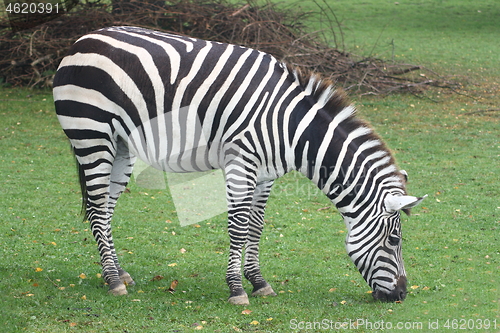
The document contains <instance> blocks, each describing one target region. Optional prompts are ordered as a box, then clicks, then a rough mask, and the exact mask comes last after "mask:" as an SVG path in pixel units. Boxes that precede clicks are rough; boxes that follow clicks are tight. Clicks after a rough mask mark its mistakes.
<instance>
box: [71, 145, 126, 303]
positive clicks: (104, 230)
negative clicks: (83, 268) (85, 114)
mask: <svg viewBox="0 0 500 333" xmlns="http://www.w3.org/2000/svg"><path fill="white" fill-rule="evenodd" d="M93 141H94V142H93V143H94V144H95V146H101V147H110V142H109V141H108V140H107V139H99V138H96V139H93ZM74 150H75V155H76V157H77V160H78V165H79V169H80V183H81V185H82V194H83V197H84V200H85V202H86V217H87V219H88V220H89V222H90V227H91V230H92V234H93V236H94V238H95V240H96V242H97V246H98V249H99V254H100V257H101V265H102V276H103V279H104V281H105V282H106V283H107V284H108V285H109V293H110V294H113V295H125V294H127V288H126V286H125V283H124V282H127V283H129V284H132V283H133V280H132V279H131V278H130V275H129V274H128V273H127V272H125V271H124V270H123V269H122V268H121V267H120V265H119V263H118V259H117V256H116V251H115V249H114V244H113V238H112V235H111V218H112V216H113V211H114V207H115V205H116V201H117V200H118V197H119V195H120V193H121V192H123V189H124V188H125V186H126V183H127V182H128V179H129V177H130V175H129V173H128V172H127V171H126V170H128V169H130V170H131V166H132V165H133V163H132V161H130V157H128V155H127V154H125V152H126V147H125V146H124V145H123V144H120V143H117V150H116V151H112V150H110V149H109V148H108V149H104V150H103V151H100V152H95V149H88V148H87V147H82V148H79V147H75V149H74ZM127 160H128V162H127ZM115 162H116V163H115ZM120 174H121V175H120ZM127 174H128V176H127Z"/></svg>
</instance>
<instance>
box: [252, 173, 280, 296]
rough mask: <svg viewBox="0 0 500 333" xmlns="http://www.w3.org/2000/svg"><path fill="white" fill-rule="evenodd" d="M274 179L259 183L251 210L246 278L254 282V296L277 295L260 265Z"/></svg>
mask: <svg viewBox="0 0 500 333" xmlns="http://www.w3.org/2000/svg"><path fill="white" fill-rule="evenodd" d="M273 183H274V181H268V182H264V183H260V184H257V186H256V188H255V192H254V195H253V199H252V208H251V210H250V220H249V221H250V223H249V230H248V237H247V244H246V249H245V269H244V272H245V278H247V280H249V281H250V282H251V283H252V286H253V292H252V296H276V293H275V292H274V290H273V288H272V287H271V285H270V284H269V283H267V281H266V280H264V278H263V277H262V274H261V271H260V265H259V241H260V237H261V235H262V229H263V227H264V212H265V209H266V204H267V199H268V198H269V194H270V193H271V187H272V185H273Z"/></svg>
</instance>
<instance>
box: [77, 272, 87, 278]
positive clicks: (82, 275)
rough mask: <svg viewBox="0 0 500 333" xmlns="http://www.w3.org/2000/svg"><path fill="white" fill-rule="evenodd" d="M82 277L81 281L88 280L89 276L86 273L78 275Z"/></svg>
mask: <svg viewBox="0 0 500 333" xmlns="http://www.w3.org/2000/svg"><path fill="white" fill-rule="evenodd" d="M78 276H79V277H80V279H86V278H87V275H85V273H82V274H80V275H78Z"/></svg>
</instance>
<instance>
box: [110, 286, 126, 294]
mask: <svg viewBox="0 0 500 333" xmlns="http://www.w3.org/2000/svg"><path fill="white" fill-rule="evenodd" d="M108 293H109V294H111V295H114V296H122V295H127V294H128V292H127V287H125V285H124V284H120V285H119V286H117V287H116V288H113V289H109V291H108Z"/></svg>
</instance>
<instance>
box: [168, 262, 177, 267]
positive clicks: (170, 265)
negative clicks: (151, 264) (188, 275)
mask: <svg viewBox="0 0 500 333" xmlns="http://www.w3.org/2000/svg"><path fill="white" fill-rule="evenodd" d="M175 266H177V263H175V262H173V263H171V264H168V267H175Z"/></svg>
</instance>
